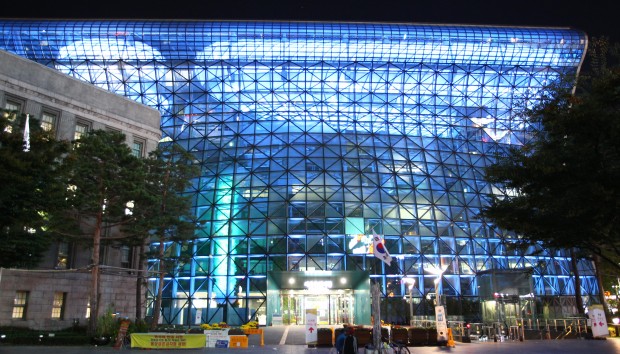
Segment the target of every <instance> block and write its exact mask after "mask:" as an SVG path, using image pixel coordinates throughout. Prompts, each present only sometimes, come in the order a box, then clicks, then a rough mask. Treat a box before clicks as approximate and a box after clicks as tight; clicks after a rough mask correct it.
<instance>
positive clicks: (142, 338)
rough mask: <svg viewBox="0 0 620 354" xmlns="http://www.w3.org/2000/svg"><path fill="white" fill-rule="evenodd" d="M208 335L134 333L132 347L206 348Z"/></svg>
mask: <svg viewBox="0 0 620 354" xmlns="http://www.w3.org/2000/svg"><path fill="white" fill-rule="evenodd" d="M206 345H207V336H205V335H204V334H174V333H132V334H131V347H132V348H155V349H185V348H204V347H205V346H206Z"/></svg>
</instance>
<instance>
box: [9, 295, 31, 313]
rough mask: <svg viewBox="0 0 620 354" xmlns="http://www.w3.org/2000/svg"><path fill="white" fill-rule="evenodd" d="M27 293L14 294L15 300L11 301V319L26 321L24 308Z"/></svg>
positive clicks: (26, 302)
mask: <svg viewBox="0 0 620 354" xmlns="http://www.w3.org/2000/svg"><path fill="white" fill-rule="evenodd" d="M29 293H30V292H29V291H21V290H18V291H17V292H16V293H15V300H14V301H13V316H12V317H13V318H16V319H22V320H25V319H26V308H27V307H28V295H29Z"/></svg>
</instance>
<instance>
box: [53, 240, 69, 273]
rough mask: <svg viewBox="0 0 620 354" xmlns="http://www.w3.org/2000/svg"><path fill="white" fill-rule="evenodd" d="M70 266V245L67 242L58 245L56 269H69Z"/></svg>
mask: <svg viewBox="0 0 620 354" xmlns="http://www.w3.org/2000/svg"><path fill="white" fill-rule="evenodd" d="M68 264H69V244H68V243H67V242H59V243H58V254H57V255H56V269H67V267H68Z"/></svg>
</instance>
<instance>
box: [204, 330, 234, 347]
mask: <svg viewBox="0 0 620 354" xmlns="http://www.w3.org/2000/svg"><path fill="white" fill-rule="evenodd" d="M204 333H205V335H206V336H207V347H209V348H215V347H216V344H217V341H226V342H227V343H228V341H229V339H230V338H229V336H228V328H223V329H208V330H205V331H204Z"/></svg>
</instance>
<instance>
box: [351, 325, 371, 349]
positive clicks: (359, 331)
mask: <svg viewBox="0 0 620 354" xmlns="http://www.w3.org/2000/svg"><path fill="white" fill-rule="evenodd" d="M355 338H357V347H358V348H362V347H364V346H365V345H366V344H372V330H371V329H370V328H363V327H357V328H355Z"/></svg>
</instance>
